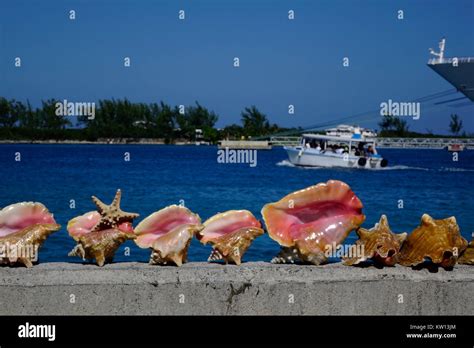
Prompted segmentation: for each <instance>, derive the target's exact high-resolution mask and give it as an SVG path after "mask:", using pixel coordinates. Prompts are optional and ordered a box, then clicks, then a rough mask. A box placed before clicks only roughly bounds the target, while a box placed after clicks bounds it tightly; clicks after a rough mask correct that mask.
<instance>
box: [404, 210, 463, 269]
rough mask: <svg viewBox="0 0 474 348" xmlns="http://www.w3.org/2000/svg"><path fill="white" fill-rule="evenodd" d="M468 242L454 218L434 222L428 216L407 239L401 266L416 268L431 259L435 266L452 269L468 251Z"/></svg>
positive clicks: (422, 219) (424, 217)
mask: <svg viewBox="0 0 474 348" xmlns="http://www.w3.org/2000/svg"><path fill="white" fill-rule="evenodd" d="M466 247H467V241H466V240H465V239H464V238H463V237H461V234H460V233H459V226H458V224H457V222H456V218H455V217H454V216H452V217H450V218H446V219H442V220H434V219H433V218H432V217H431V216H429V215H428V214H424V215H423V216H422V217H421V224H420V226H418V227H417V228H416V229H415V230H414V231H413V232H412V233H411V234H410V235H409V236H408V238H407V239H406V241H405V243H404V244H403V246H402V249H401V252H400V264H401V265H403V266H416V265H419V264H421V263H423V262H424V261H425V260H426V258H429V259H430V260H431V262H432V263H433V264H436V265H439V266H441V267H444V268H451V267H453V266H454V265H455V264H456V261H457V259H458V257H459V255H460V254H461V253H462V252H463V251H464V249H466Z"/></svg>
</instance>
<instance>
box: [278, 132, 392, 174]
mask: <svg viewBox="0 0 474 348" xmlns="http://www.w3.org/2000/svg"><path fill="white" fill-rule="evenodd" d="M375 145H376V144H375V138H368V137H365V136H363V135H362V134H361V132H360V130H359V129H357V128H356V129H355V131H354V133H352V134H351V135H350V136H341V135H339V136H335V135H322V134H303V135H302V137H301V140H300V144H299V145H298V146H285V147H284V149H285V150H286V152H287V153H288V158H289V160H290V162H291V163H292V164H294V165H297V166H308V167H346V168H367V169H370V168H383V167H386V166H387V164H388V161H387V159H385V158H382V156H380V155H379V154H378V153H377V149H376V147H375Z"/></svg>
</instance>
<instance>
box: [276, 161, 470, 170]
mask: <svg viewBox="0 0 474 348" xmlns="http://www.w3.org/2000/svg"><path fill="white" fill-rule="evenodd" d="M276 165H277V166H279V167H292V168H301V169H313V170H314V169H336V170H337V169H342V170H352V169H357V170H425V171H428V170H430V169H428V168H421V167H410V166H404V165H396V166H389V167H385V168H344V167H332V168H327V167H302V166H296V165H294V164H293V163H291V162H290V161H288V160H283V161H280V162H278V163H277V164H276ZM453 169H458V168H453ZM459 169H461V168H459Z"/></svg>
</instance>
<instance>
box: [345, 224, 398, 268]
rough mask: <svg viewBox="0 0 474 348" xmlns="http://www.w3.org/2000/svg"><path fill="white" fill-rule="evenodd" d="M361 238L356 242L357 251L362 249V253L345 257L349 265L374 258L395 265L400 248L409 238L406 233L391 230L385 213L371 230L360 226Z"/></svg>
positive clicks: (382, 262)
mask: <svg viewBox="0 0 474 348" xmlns="http://www.w3.org/2000/svg"><path fill="white" fill-rule="evenodd" d="M357 235H358V236H359V239H358V240H357V242H356V246H358V247H357V248H354V250H356V251H359V250H360V251H362V254H361V255H351V256H350V257H346V258H344V264H345V265H348V266H352V265H357V264H359V263H361V262H364V261H366V260H369V259H372V261H373V262H374V263H376V264H381V265H384V266H393V265H395V264H396V263H397V262H398V258H399V256H400V248H401V246H402V244H403V242H404V241H405V239H406V238H407V234H406V233H400V234H396V233H393V232H392V231H391V230H390V226H389V225H388V220H387V217H386V216H385V215H382V216H381V217H380V221H379V222H378V223H376V224H375V226H374V227H373V228H371V229H370V230H366V229H365V228H359V229H358V230H357Z"/></svg>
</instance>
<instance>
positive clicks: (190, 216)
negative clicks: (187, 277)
mask: <svg viewBox="0 0 474 348" xmlns="http://www.w3.org/2000/svg"><path fill="white" fill-rule="evenodd" d="M201 228H202V226H201V219H200V217H199V215H197V214H194V213H193V212H191V211H190V210H189V209H188V208H186V207H183V206H178V205H171V206H169V207H166V208H163V209H161V210H159V211H157V212H155V213H153V214H151V215H150V216H148V217H147V218H145V219H144V220H143V221H141V222H140V223H139V224H138V226H137V227H136V228H135V233H136V234H137V238H136V239H135V243H136V244H137V245H138V246H139V247H140V248H151V249H152V253H151V257H150V264H152V265H166V264H168V263H174V264H175V265H177V266H181V265H182V264H183V263H184V262H186V259H187V254H188V248H189V245H190V243H191V240H192V239H193V236H194V235H195V234H196V232H198V231H199V230H201Z"/></svg>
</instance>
